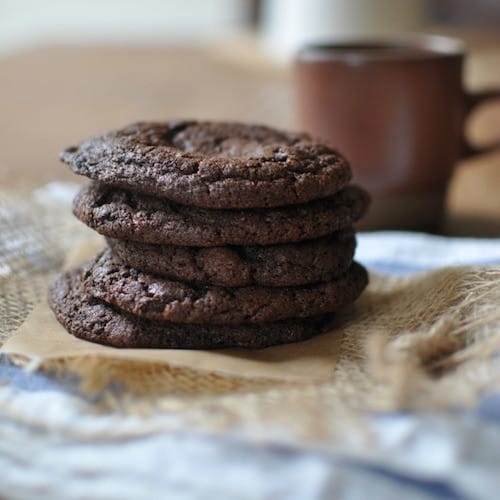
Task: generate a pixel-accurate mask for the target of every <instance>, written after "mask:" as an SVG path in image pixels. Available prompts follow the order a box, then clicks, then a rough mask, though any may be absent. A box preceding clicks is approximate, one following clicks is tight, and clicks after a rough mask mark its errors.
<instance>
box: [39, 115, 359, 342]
mask: <svg viewBox="0 0 500 500" xmlns="http://www.w3.org/2000/svg"><path fill="white" fill-rule="evenodd" d="M61 157H62V160H63V161H64V162H66V163H68V164H69V165H70V166H71V168H72V170H73V171H74V172H75V173H77V174H81V175H85V176H87V177H89V178H90V179H92V181H91V183H90V184H88V185H87V186H84V187H83V188H82V189H81V191H80V192H79V193H78V195H77V196H76V198H75V200H74V207H73V210H74V214H75V215H76V217H78V218H79V219H80V220H81V221H83V222H84V223H85V224H87V225H88V226H90V227H91V228H92V229H94V230H96V231H97V232H98V233H100V234H102V235H104V236H105V237H106V239H107V243H108V247H107V248H106V249H105V250H104V251H103V252H102V253H100V254H99V255H97V256H96V257H95V258H94V259H93V260H92V262H90V263H88V264H85V265H84V266H82V267H81V268H79V269H75V270H73V271H70V272H68V273H66V274H64V275H63V276H61V277H59V278H58V279H57V280H56V282H55V283H54V284H53V285H52V287H51V289H50V291H49V303H50V306H51V308H52V309H53V311H54V312H55V314H56V317H57V319H58V320H59V321H60V322H61V323H62V324H63V325H64V326H65V328H66V329H67V330H68V331H69V332H70V333H72V334H73V335H76V336H77V337H81V338H84V339H86V340H90V341H93V342H98V343H102V344H107V345H112V346H116V347H156V348H204V349H206V348H218V347H229V346H233V347H247V348H260V347H266V346H270V345H273V344H281V343H286V342H295V341H299V340H304V339H306V338H309V337H311V336H313V335H315V334H318V333H321V332H323V331H325V329H328V327H329V325H331V320H332V315H333V313H335V311H337V310H339V309H340V308H343V307H345V306H347V305H349V304H351V303H352V302H354V301H355V300H356V299H357V297H358V296H359V295H360V294H361V292H362V291H363V289H364V288H365V286H366V284H367V274H366V271H365V270H364V268H363V267H361V266H360V265H359V264H357V263H356V262H354V261H353V255H354V249H355V243H356V241H355V235H354V232H353V228H352V225H353V223H354V222H356V221H357V220H358V219H359V218H360V217H361V216H362V215H363V214H364V212H365V211H366V208H367V206H368V203H369V199H368V196H367V194H366V193H365V192H364V191H363V190H361V189H360V188H358V187H356V186H352V185H348V183H349V181H350V178H351V172H350V168H349V165H348V164H347V163H346V161H345V160H344V159H343V158H342V157H341V156H340V155H339V154H338V153H337V152H336V151H334V150H332V149H331V148H329V147H328V146H326V145H324V144H321V143H318V142H315V141H313V140H312V139H311V138H310V137H309V136H308V135H305V134H292V133H285V132H281V131H278V130H274V129H271V128H268V127H262V126H250V125H243V124H234V123H210V122H191V121H185V122H169V123H138V124H134V125H131V126H129V127H127V128H125V129H122V130H118V131H113V132H110V133H107V134H105V135H102V136H99V137H95V138H92V139H90V140H88V141H85V142H83V143H82V144H80V145H79V146H77V147H71V148H68V149H66V150H65V151H63V153H62V155H61Z"/></svg>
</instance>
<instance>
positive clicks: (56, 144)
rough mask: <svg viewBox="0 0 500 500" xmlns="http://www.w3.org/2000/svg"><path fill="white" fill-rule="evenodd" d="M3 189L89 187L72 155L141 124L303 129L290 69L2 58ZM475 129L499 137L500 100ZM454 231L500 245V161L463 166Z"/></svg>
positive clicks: (492, 53) (50, 53) (452, 204)
mask: <svg viewBox="0 0 500 500" xmlns="http://www.w3.org/2000/svg"><path fill="white" fill-rule="evenodd" d="M466 81H467V84H468V86H469V88H472V89H481V88H483V87H491V86H496V87H499V88H500V36H499V37H493V38H491V37H490V38H487V39H480V40H479V41H478V40H473V43H472V50H471V55H470V57H469V60H468V63H467V67H466ZM0 90H1V92H0V185H1V186H2V188H19V187H35V186H38V185H41V184H43V183H46V182H49V181H54V180H68V181H77V182H81V179H79V178H78V177H76V176H74V175H72V174H70V173H69V172H68V169H67V168H66V167H65V166H64V165H62V164H61V163H60V162H59V161H58V158H57V155H58V152H59V151H60V150H61V149H62V148H63V147H65V146H67V145H70V144H72V143H75V142H78V141H79V140H81V139H82V138H85V137H87V136H89V135H93V134H95V133H98V132H100V131H104V130H106V129H109V128H114V127H118V126H122V125H124V124H127V123H129V122H132V121H136V120H138V119H145V120H147V119H156V120H161V119H167V118H186V117H188V118H194V117H196V118H206V119H228V120H242V121H253V122H261V123H266V124H269V125H274V126H278V127H284V128H288V129H293V128H294V127H295V121H294V111H293V95H292V88H291V82H290V75H289V73H288V70H287V69H286V68H284V67H279V66H277V65H275V64H273V63H271V62H270V61H268V60H266V59H265V58H264V57H263V56H262V54H261V53H260V52H259V50H258V48H257V46H256V44H255V43H251V42H243V43H241V44H240V43H238V44H235V45H234V46H231V47H224V48H221V47H211V48H187V47H172V46H169V47H128V48H127V47H95V48H90V47H85V48H84V47H45V48H38V49H34V50H30V51H24V52H19V53H17V54H11V55H7V56H5V55H4V56H2V57H0ZM476 115H477V116H473V117H472V119H471V123H470V124H469V129H470V130H469V132H470V134H471V136H472V137H473V138H475V139H476V140H477V141H480V142H481V141H482V142H485V141H488V140H492V139H495V138H500V101H497V102H496V103H495V104H494V105H491V106H489V107H488V109H487V110H484V111H479V112H478V113H476ZM446 232H447V233H448V234H457V235H479V236H500V152H499V153H492V154H489V155H484V156H481V157H478V158H475V159H474V160H471V161H468V162H466V163H465V162H464V163H462V164H460V165H458V166H457V169H456V172H455V175H454V177H453V179H452V182H451V185H450V189H449V195H448V209H447V217H446Z"/></svg>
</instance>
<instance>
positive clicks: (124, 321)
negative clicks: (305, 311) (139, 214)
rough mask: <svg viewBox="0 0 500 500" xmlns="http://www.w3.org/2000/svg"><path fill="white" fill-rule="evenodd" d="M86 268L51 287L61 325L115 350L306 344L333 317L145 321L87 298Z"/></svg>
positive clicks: (81, 336)
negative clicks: (194, 322) (212, 322)
mask: <svg viewBox="0 0 500 500" xmlns="http://www.w3.org/2000/svg"><path fill="white" fill-rule="evenodd" d="M83 272H84V268H80V269H77V270H74V271H70V272H68V273H66V274H63V275H61V276H60V277H59V278H57V279H56V281H55V282H54V283H53V285H52V286H51V288H50V290H49V293H48V301H49V305H50V307H51V309H52V310H53V311H54V314H55V315H56V318H57V320H58V321H59V322H60V323H61V324H62V325H63V326H64V327H65V328H66V330H68V332H69V333H71V334H72V335H74V336H75V337H79V338H82V339H84V340H88V341H90V342H96V343H98V344H104V345H109V346H113V347H135V348H147V347H149V348H169V349H217V348H221V347H245V348H252V349H259V348H263V347H268V346H271V345H276V344H285V343H290V342H298V341H301V340H306V339H308V338H310V337H313V336H314V335H317V334H319V333H322V332H325V331H326V330H328V328H329V326H331V324H332V315H331V314H328V315H322V316H315V317H312V318H307V319H300V320H291V321H289V320H285V321H276V322H271V323H261V324H258V325H241V326H225V325H224V326H221V325H187V324H177V323H169V322H163V321H153V320H146V319H141V318H138V317H136V316H133V315H132V314H128V313H123V312H121V311H120V312H118V311H117V310H116V309H115V308H113V307H112V306H109V305H107V304H105V303H104V302H101V301H100V300H98V299H95V298H94V297H92V296H91V295H89V294H88V293H86V292H85V291H84V289H83V286H82V275H83Z"/></svg>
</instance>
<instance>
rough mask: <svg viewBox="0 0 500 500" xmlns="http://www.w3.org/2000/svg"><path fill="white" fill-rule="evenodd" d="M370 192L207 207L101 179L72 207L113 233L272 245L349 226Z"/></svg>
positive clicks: (171, 241)
mask: <svg viewBox="0 0 500 500" xmlns="http://www.w3.org/2000/svg"><path fill="white" fill-rule="evenodd" d="M368 204H369V198H368V195H367V194H366V192H365V191H363V190H362V189H361V188H358V187H356V186H347V187H345V188H344V189H342V190H341V191H339V192H338V193H337V194H336V195H335V196H332V197H330V198H324V199H321V200H315V201H311V202H309V203H307V204H305V205H291V206H288V207H280V208H267V209H266V208H260V209H259V208H255V209H248V210H209V209H203V208H196V207H188V206H186V205H177V204H175V203H172V202H170V201H167V200H162V199H160V198H153V197H151V196H146V195H142V194H139V193H134V192H132V191H126V190H122V189H118V188H115V187H113V186H108V185H104V184H99V183H90V184H89V185H87V186H84V187H83V188H82V190H81V191H80V192H79V193H78V194H77V196H76V198H75V200H74V202H73V213H74V214H75V215H76V216H77V217H78V218H79V219H80V220H81V221H83V222H84V223H85V224H87V225H88V226H90V227H91V228H92V229H95V230H96V231H97V232H98V233H101V234H103V235H105V236H110V237H112V238H118V239H125V240H131V241H138V242H141V243H154V244H158V245H181V246H200V247H211V246H223V245H273V244H277V243H291V242H296V241H303V240H308V239H313V238H318V237H320V236H325V235H327V234H332V233H334V232H336V231H338V230H340V229H342V228H346V227H350V226H352V224H353V222H355V221H357V220H358V219H359V218H360V217H361V216H362V215H363V214H364V213H365V211H366V209H367V207H368Z"/></svg>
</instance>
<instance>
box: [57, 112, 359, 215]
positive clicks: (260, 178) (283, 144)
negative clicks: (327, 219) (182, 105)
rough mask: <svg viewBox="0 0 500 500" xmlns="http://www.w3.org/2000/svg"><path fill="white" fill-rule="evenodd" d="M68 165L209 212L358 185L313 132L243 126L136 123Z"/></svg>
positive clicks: (75, 155)
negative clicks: (301, 132) (300, 132)
mask: <svg viewBox="0 0 500 500" xmlns="http://www.w3.org/2000/svg"><path fill="white" fill-rule="evenodd" d="M61 159H62V160H63V161H64V162H65V163H68V164H69V165H71V169H72V170H73V172H75V173H77V174H80V175H85V176H87V177H90V178H91V179H94V180H98V181H101V182H103V183H107V184H112V185H115V186H120V187H124V188H130V189H133V190H136V191H141V192H144V193H147V194H152V195H155V196H158V197H164V198H167V199H169V200H172V201H175V202H178V203H182V204H185V205H194V206H198V207H204V208H259V207H277V206H282V205H292V204H299V203H305V202H307V201H310V200H314V199H317V198H324V197H326V196H329V195H332V194H334V193H336V192H337V191H339V190H340V189H341V188H342V187H343V186H345V185H346V184H347V183H348V182H349V181H350V179H351V170H350V168H349V165H348V163H347V162H346V160H345V159H344V158H343V157H342V156H340V155H339V154H338V153H337V152H336V151H335V150H333V149H331V148H329V147H328V146H326V145H324V144H321V143H318V142H315V141H313V140H312V139H311V138H310V137H309V136H308V135H307V134H293V133H287V132H281V131H279V130H275V129H272V128H269V127H264V126H256V125H244V124H239V123H217V122H213V123H212V122H195V121H182V122H167V123H136V124H133V125H130V126H128V127H126V128H124V129H121V130H116V131H112V132H108V133H107V134H104V135H101V136H98V137H94V138H91V139H89V140H87V141H84V142H82V143H81V144H80V145H79V146H73V147H70V148H67V149H65V150H64V151H63V152H62V153H61Z"/></svg>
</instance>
